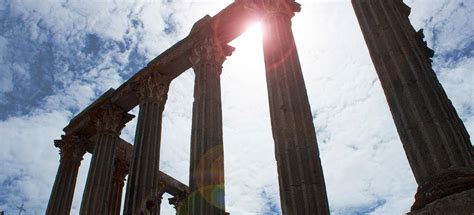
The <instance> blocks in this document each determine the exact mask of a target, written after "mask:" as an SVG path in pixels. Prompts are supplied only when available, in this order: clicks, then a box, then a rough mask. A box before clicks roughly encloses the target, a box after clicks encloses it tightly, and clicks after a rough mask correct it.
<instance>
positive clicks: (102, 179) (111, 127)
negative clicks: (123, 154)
mask: <svg viewBox="0 0 474 215" xmlns="http://www.w3.org/2000/svg"><path fill="white" fill-rule="evenodd" d="M97 116H98V118H97V120H96V127H97V142H96V144H95V146H94V150H93V153H92V160H91V164H90V167H89V174H88V176H87V181H86V187H85V189H84V195H83V197H82V204H81V211H80V214H81V215H94V214H109V204H110V202H109V201H110V190H111V185H112V175H113V171H114V161H115V151H116V145H117V141H118V139H119V135H120V131H121V130H122V128H123V127H124V125H125V123H124V121H127V120H129V119H130V117H128V116H130V115H128V114H127V113H124V112H123V111H122V110H121V109H120V108H118V107H116V106H114V105H106V106H105V107H103V108H102V110H101V111H100V112H99V113H97Z"/></svg>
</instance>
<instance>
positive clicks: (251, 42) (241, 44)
mask: <svg viewBox="0 0 474 215" xmlns="http://www.w3.org/2000/svg"><path fill="white" fill-rule="evenodd" d="M230 44H231V46H234V47H236V48H237V49H246V50H247V49H252V47H253V48H255V47H261V46H262V29H261V24H260V22H255V23H252V24H250V25H249V26H248V27H247V30H246V31H245V32H244V33H243V34H242V35H240V36H239V37H238V38H236V39H235V40H233V41H232V42H231V43H230Z"/></svg>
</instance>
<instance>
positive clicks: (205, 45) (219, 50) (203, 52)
mask: <svg viewBox="0 0 474 215" xmlns="http://www.w3.org/2000/svg"><path fill="white" fill-rule="evenodd" d="M211 35H212V34H211ZM234 50H235V48H234V47H232V46H229V45H227V44H221V43H219V42H218V41H217V40H216V39H215V38H214V37H213V36H208V37H205V38H204V39H203V40H202V41H201V42H199V43H198V45H196V46H195V47H194V49H193V50H192V55H191V57H190V58H189V60H190V61H191V63H192V64H193V67H196V66H200V65H202V64H207V65H212V66H218V67H222V64H223V63H224V61H225V59H226V58H227V57H228V56H230V55H231V54H232V52H233V51H234Z"/></svg>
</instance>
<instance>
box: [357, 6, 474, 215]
mask: <svg viewBox="0 0 474 215" xmlns="http://www.w3.org/2000/svg"><path fill="white" fill-rule="evenodd" d="M352 5H353V7H354V11H355V14H356V16H357V18H358V20H359V24H360V27H361V30H362V33H363V35H364V38H365V41H366V43H367V46H368V48H369V52H370V56H371V58H372V61H373V63H374V66H375V69H376V71H377V75H378V77H379V79H380V83H381V84H382V88H383V90H384V92H385V96H386V98H387V102H388V105H389V107H390V111H391V113H392V116H393V119H394V122H395V125H396V127H397V131H398V134H399V136H400V139H401V142H402V144H403V147H404V149H405V152H406V155H407V158H408V161H409V163H410V166H411V169H412V171H413V174H414V176H415V179H416V181H417V183H418V191H417V194H416V196H415V199H416V200H415V203H414V204H413V206H412V211H414V210H418V209H421V208H423V207H425V206H426V205H427V204H430V203H432V202H435V201H436V200H438V199H441V198H443V197H447V196H450V195H453V194H456V193H461V192H463V191H466V190H470V189H471V191H472V192H471V193H474V190H472V189H474V170H473V154H472V152H471V147H472V145H471V142H470V139H469V135H468V133H467V131H466V129H465V127H464V125H463V123H462V121H461V120H460V119H459V117H458V115H457V113H456V110H455V109H454V107H453V105H452V104H451V101H450V100H449V99H448V97H447V95H446V93H445V92H444V90H443V88H442V86H441V84H440V83H439V81H438V79H437V77H436V74H435V72H434V71H433V69H432V65H431V63H432V61H431V57H432V56H433V54H434V52H433V50H431V49H430V48H428V47H427V45H426V42H425V41H424V39H423V37H424V36H423V32H422V31H418V32H417V31H415V29H414V28H413V26H412V25H411V24H410V20H409V18H408V16H409V14H410V8H409V7H408V6H407V5H405V4H404V3H403V1H402V0H390V1H381V0H352ZM471 195H472V194H471ZM473 199H474V198H473ZM472 204H474V202H473V203H472ZM440 210H441V209H440V208H438V209H437V211H440ZM465 212H467V211H465ZM431 213H432V212H430V214H431Z"/></svg>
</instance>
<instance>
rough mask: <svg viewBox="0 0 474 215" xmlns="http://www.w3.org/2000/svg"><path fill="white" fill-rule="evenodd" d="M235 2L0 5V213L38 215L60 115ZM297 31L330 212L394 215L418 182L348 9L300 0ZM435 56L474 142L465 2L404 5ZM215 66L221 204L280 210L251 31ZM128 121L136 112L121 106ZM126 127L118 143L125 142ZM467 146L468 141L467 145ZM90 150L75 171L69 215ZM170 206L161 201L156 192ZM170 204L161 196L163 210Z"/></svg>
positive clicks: (176, 148) (336, 1) (186, 103)
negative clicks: (217, 68)
mask: <svg viewBox="0 0 474 215" xmlns="http://www.w3.org/2000/svg"><path fill="white" fill-rule="evenodd" d="M231 2H232V1H231V0H182V1H178V0H161V1H160V0H135V1H132V0H113V1H112V0H90V1H85V0H41V1H38V0H0V164H1V165H0V211H1V210H5V211H6V213H7V214H16V213H18V210H17V209H16V206H17V205H21V204H23V203H24V205H25V208H26V212H24V213H23V214H42V213H44V211H45V209H46V206H47V202H48V199H49V195H50V192H51V189H52V185H53V183H54V178H55V176H56V171H57V167H58V165H59V155H58V149H57V148H55V147H54V145H53V140H54V139H58V138H59V137H60V136H61V134H63V133H62V128H64V127H65V126H66V125H67V124H68V122H69V120H70V119H71V118H72V117H73V116H74V115H76V114H77V113H79V112H80V111H81V110H82V109H84V108H85V107H87V106H88V105H89V104H90V103H92V102H93V101H94V100H95V99H96V98H97V97H98V96H100V95H101V94H102V93H104V92H105V91H106V90H108V89H109V88H117V87H118V86H120V84H121V83H123V82H124V81H125V80H127V79H128V78H130V77H131V76H132V75H133V74H134V73H135V72H136V71H138V70H139V69H140V68H141V67H143V66H145V65H146V63H148V62H149V61H150V60H152V59H153V58H154V57H156V56H157V55H159V54H160V53H161V52H163V51H164V50H166V49H167V48H168V47H170V46H171V45H173V44H174V43H176V42H178V41H179V40H181V39H182V38H184V37H185V36H186V35H187V34H188V33H189V31H190V30H191V27H192V25H193V23H194V22H195V21H197V20H198V19H200V18H201V17H203V16H205V15H206V14H209V15H211V16H212V15H214V14H216V13H217V12H218V11H220V10H221V9H222V8H224V7H225V6H227V5H228V4H230V3H231ZM299 2H300V3H301V4H302V11H301V12H300V13H298V14H296V16H295V17H294V18H293V32H294V35H295V40H296V44H297V48H298V51H299V56H300V61H301V65H302V69H303V75H304V78H305V82H306V88H307V91H308V96H309V100H310V104H311V110H312V113H313V121H314V124H315V129H316V134H317V138H318V144H319V149H320V152H321V161H322V166H323V171H324V176H325V180H326V186H327V193H328V199H329V204H330V210H331V213H332V214H350V215H362V214H389V215H390V214H403V213H406V212H408V211H409V209H410V206H411V204H412V203H413V201H414V198H413V196H414V194H415V192H416V182H415V180H414V177H413V175H412V173H411V170H410V168H409V165H408V161H407V159H406V156H405V153H404V151H403V148H402V145H401V143H400V140H399V138H398V135H397V132H396V129H395V126H394V123H393V120H392V118H391V115H390V112H389V109H388V106H387V104H386V100H385V96H384V94H383V91H382V88H381V85H380V82H379V81H378V78H377V75H376V72H375V69H374V67H373V64H372V62H371V60H370V57H369V54H368V50H367V47H366V45H365V42H364V40H363V37H362V34H361V32H360V28H359V25H358V22H357V20H356V18H355V14H354V12H353V10H352V6H351V4H350V1H349V0H300V1H299ZM405 2H406V3H407V4H408V5H409V6H411V7H412V14H411V15H410V20H411V21H412V24H413V25H414V26H415V28H416V29H419V28H424V29H425V30H424V32H425V35H426V40H427V42H428V45H429V46H430V47H431V48H432V49H434V50H435V51H436V54H435V56H434V59H433V60H434V63H433V67H434V69H435V71H436V74H437V76H438V78H439V80H440V82H441V83H442V85H443V86H444V89H445V90H446V92H447V94H448V96H449V98H450V99H451V101H452V102H453V105H454V106H455V107H456V110H457V112H458V114H459V115H460V117H461V119H462V120H463V121H464V123H465V126H466V128H467V130H468V132H469V133H471V134H473V133H474V74H473V72H472V68H474V40H473V39H472V38H474V22H472V20H474V1H470V0H465V1H463V0H405ZM230 44H231V45H232V46H234V47H236V50H235V52H234V53H233V55H232V56H231V57H230V58H228V60H227V61H226V62H225V63H224V65H223V67H224V69H223V72H222V75H221V80H222V104H223V121H224V150H225V180H226V208H227V211H228V212H230V213H231V214H233V215H240V214H242V215H252V214H258V215H261V214H263V215H271V214H280V206H279V205H280V203H279V197H278V180H277V171H276V163H275V157H274V154H273V151H274V146H273V139H272V134H271V128H270V118H269V109H268V98H267V91H266V89H267V88H266V83H265V72H264V71H265V70H264V65H263V50H262V45H261V32H260V30H259V24H258V23H256V24H255V25H252V26H249V30H248V31H247V32H246V33H245V34H243V35H242V36H241V37H239V38H238V39H236V40H234V41H232V42H231V43H230ZM193 84H194V73H193V71H192V70H188V71H186V72H185V73H183V74H182V75H181V76H180V77H178V78H177V79H175V80H174V81H173V82H172V84H171V87H170V92H169V95H168V102H167V104H166V109H165V111H164V116H163V131H162V149H161V161H160V168H161V170H162V171H164V172H166V173H168V174H169V175H171V176H173V177H175V178H176V179H178V180H180V181H182V182H183V183H185V184H187V179H188V169H189V151H190V145H189V144H190V131H191V114H192V101H193V97H192V96H193ZM131 113H133V114H137V113H138V109H137V108H135V109H133V110H132V111H131ZM135 125H136V119H135V120H133V121H131V122H130V123H128V124H127V126H126V127H125V129H124V130H123V132H122V134H121V137H122V138H123V139H125V140H128V141H129V142H131V143H133V136H134V132H135ZM471 139H472V138H471ZM89 162H90V155H86V156H85V157H84V160H83V161H82V164H81V168H80V170H79V176H78V182H77V186H76V192H75V196H74V200H73V206H72V211H71V214H78V212H79V207H80V200H81V196H82V191H83V189H84V185H85V180H86V176H87V171H88V166H89ZM165 198H166V197H165ZM173 212H174V209H173V208H172V207H171V206H169V205H168V204H167V203H166V201H163V204H162V214H164V215H171V214H173Z"/></svg>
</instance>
